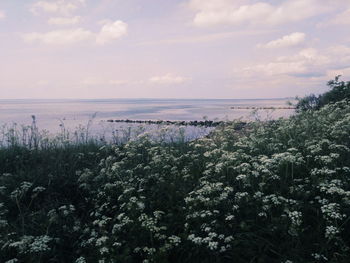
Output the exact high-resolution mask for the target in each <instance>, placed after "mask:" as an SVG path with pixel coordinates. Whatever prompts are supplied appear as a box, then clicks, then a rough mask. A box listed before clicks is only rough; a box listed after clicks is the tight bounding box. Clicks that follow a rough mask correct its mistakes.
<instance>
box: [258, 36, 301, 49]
mask: <svg viewBox="0 0 350 263" xmlns="http://www.w3.org/2000/svg"><path fill="white" fill-rule="evenodd" d="M304 41H305V34H304V33H300V32H295V33H292V34H290V35H286V36H283V37H282V38H279V39H276V40H273V41H270V42H268V43H266V44H263V45H258V47H260V48H271V49H272V48H285V47H292V46H298V45H300V44H301V43H303V42H304Z"/></svg>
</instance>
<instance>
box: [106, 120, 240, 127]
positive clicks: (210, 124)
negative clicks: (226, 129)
mask: <svg viewBox="0 0 350 263" xmlns="http://www.w3.org/2000/svg"><path fill="white" fill-rule="evenodd" d="M107 122H117V123H118V122H122V123H138V124H159V125H178V126H194V127H196V126H204V127H217V126H219V125H226V124H227V123H228V122H227V121H211V120H205V121H165V120H156V121H155V120H128V119H126V120H112V119H110V120H107ZM246 124H247V122H243V121H241V122H236V125H237V126H238V125H239V126H241V127H242V128H243V127H244V126H245V125H246Z"/></svg>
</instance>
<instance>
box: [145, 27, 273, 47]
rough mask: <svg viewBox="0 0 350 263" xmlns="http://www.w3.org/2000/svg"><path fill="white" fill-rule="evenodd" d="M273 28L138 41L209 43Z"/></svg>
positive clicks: (159, 43)
mask: <svg viewBox="0 0 350 263" xmlns="http://www.w3.org/2000/svg"><path fill="white" fill-rule="evenodd" d="M271 32H273V31H272V30H242V31H237V30H236V31H232V32H221V33H212V34H203V35H191V36H183V37H176V38H166V39H160V40H151V41H144V42H140V43H138V45H140V46H148V45H161V44H168V45H171V44H197V43H207V42H215V41H220V40H224V39H230V38H234V37H238V36H251V35H260V34H266V33H271Z"/></svg>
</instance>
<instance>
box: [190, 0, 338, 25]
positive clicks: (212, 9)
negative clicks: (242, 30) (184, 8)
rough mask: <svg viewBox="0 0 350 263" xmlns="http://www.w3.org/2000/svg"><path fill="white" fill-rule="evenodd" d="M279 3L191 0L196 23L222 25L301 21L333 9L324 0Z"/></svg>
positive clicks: (328, 2)
mask: <svg viewBox="0 0 350 263" xmlns="http://www.w3.org/2000/svg"><path fill="white" fill-rule="evenodd" d="M281 2H282V3H280V4H278V5H272V4H270V3H267V2H264V1H260V2H256V3H250V1H248V0H190V2H189V7H190V8H191V9H193V10H195V11H196V14H195V17H194V19H193V22H194V24H195V25H196V26H215V25H220V24H228V25H239V24H242V23H246V24H270V25H276V24H283V23H288V22H299V21H301V20H304V19H307V18H310V17H313V16H316V15H319V14H322V13H325V12H328V11H330V10H332V8H333V7H332V5H331V2H330V1H328V0H325V1H324V2H322V4H320V3H319V1H318V0H285V1H281Z"/></svg>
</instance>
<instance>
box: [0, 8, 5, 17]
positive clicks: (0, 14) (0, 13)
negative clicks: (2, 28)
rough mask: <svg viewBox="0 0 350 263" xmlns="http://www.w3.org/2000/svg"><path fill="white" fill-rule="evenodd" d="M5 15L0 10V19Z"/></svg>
mask: <svg viewBox="0 0 350 263" xmlns="http://www.w3.org/2000/svg"><path fill="white" fill-rule="evenodd" d="M5 17H6V15H5V12H4V11H1V10H0V19H3V18H5Z"/></svg>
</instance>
